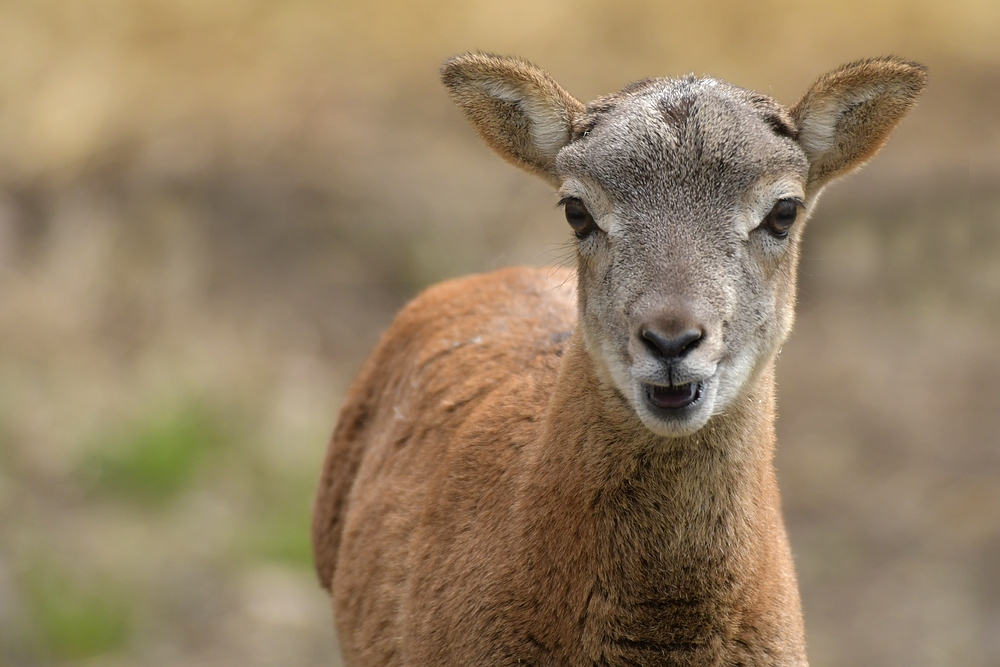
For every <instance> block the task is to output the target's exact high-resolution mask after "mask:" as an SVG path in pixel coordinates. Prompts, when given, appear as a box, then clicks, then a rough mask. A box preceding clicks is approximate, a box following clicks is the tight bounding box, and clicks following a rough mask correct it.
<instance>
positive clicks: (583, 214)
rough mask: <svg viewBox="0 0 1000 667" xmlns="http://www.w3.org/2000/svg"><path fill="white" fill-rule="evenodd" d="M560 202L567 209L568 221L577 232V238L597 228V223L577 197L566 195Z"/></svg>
mask: <svg viewBox="0 0 1000 667" xmlns="http://www.w3.org/2000/svg"><path fill="white" fill-rule="evenodd" d="M559 203H560V204H562V205H563V208H564V210H565V211H566V222H568V223H569V226H570V227H572V228H573V231H574V232H576V238H578V239H584V238H586V237H588V236H590V234H592V233H593V232H594V231H595V230H596V229H597V223H596V222H594V218H593V217H592V216H591V215H590V211H588V210H587V207H586V206H584V205H583V202H582V201H580V200H579V199H577V198H576V197H566V198H565V199H563V200H562V201H561V202H559Z"/></svg>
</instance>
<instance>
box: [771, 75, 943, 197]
mask: <svg viewBox="0 0 1000 667" xmlns="http://www.w3.org/2000/svg"><path fill="white" fill-rule="evenodd" d="M926 85H927V68H925V67H924V66H923V65H919V64H917V63H913V62H907V61H905V60H901V59H899V58H894V57H888V58H874V59H871V60H859V61H857V62H854V63H850V64H848V65H844V66H842V67H839V68H838V69H835V70H833V71H832V72H830V73H828V74H824V75H823V76H821V77H820V78H819V80H817V81H816V83H814V84H813V85H812V87H811V88H810V89H809V91H808V92H806V94H805V95H803V96H802V99H801V100H799V102H798V103H797V104H796V105H795V106H794V107H792V108H791V110H790V113H791V115H792V117H793V118H794V119H795V121H796V124H797V126H798V130H799V133H798V141H799V145H801V146H802V148H803V149H804V150H805V152H806V155H807V156H808V158H809V183H808V186H807V187H808V189H809V190H818V189H819V188H821V187H823V186H824V185H825V184H826V183H828V182H829V181H830V180H831V179H833V178H836V177H837V176H841V175H843V174H846V173H848V172H850V171H853V170H854V169H857V168H858V167H860V166H861V165H862V164H864V163H865V162H867V161H868V160H870V159H871V158H872V157H874V156H875V154H876V153H877V152H878V151H879V149H880V148H882V146H883V145H884V144H885V142H886V141H887V140H888V139H889V135H890V134H891V133H892V130H893V128H895V127H896V125H897V124H898V123H899V121H901V120H902V119H903V116H905V115H906V114H907V112H908V111H909V110H910V109H912V108H913V105H914V104H915V103H916V101H917V98H918V97H919V96H920V93H921V92H923V90H924V86H926Z"/></svg>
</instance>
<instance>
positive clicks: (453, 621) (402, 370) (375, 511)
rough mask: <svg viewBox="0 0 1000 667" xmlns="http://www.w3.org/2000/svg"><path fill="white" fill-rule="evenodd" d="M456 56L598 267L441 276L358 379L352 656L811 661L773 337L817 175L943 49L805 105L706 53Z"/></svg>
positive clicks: (877, 142) (556, 662)
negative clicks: (712, 69)
mask: <svg viewBox="0 0 1000 667" xmlns="http://www.w3.org/2000/svg"><path fill="white" fill-rule="evenodd" d="M441 74H442V78H443V80H444V84H445V86H447V88H448V90H449V91H450V93H451V95H452V97H453V98H454V100H455V102H456V103H457V104H458V106H459V107H460V108H461V109H462V111H463V112H465V115H466V116H467V117H468V119H469V120H470V121H471V122H472V124H473V126H474V127H475V128H476V130H477V131H478V132H479V134H480V135H481V136H482V137H483V139H484V140H485V141H486V143H488V144H489V145H490V146H491V147H492V148H493V149H494V150H495V151H496V152H497V153H499V154H500V155H501V156H502V157H503V158H505V159H507V160H509V161H510V162H512V163H514V164H515V165H517V166H519V167H521V168H523V169H526V170H528V171H530V172H533V173H535V174H538V175H539V176H541V177H542V178H544V179H545V180H547V181H549V182H550V183H551V184H552V185H553V186H555V187H557V188H558V192H559V196H560V197H561V198H562V201H561V203H562V205H563V206H564V209H565V214H566V220H567V221H568V222H569V225H570V228H571V230H572V232H573V233H574V234H575V236H576V240H575V241H574V243H575V247H576V252H575V255H576V267H575V271H573V272H569V271H562V272H560V271H553V270H542V269H533V268H512V269H503V270H500V271H495V272H493V273H488V274H484V275H478V276H472V277H467V278H460V279H457V280H452V281H449V282H445V283H442V284H440V285H437V286H435V287H432V288H430V289H428V290H427V291H426V292H424V293H423V294H421V295H420V296H418V297H417V298H416V299H415V300H414V301H413V302H411V303H410V304H409V305H408V306H407V307H406V308H404V309H403V311H402V312H401V313H400V314H399V316H398V317H397V318H396V320H395V322H394V323H393V324H392V326H391V327H390V328H389V329H388V331H387V332H386V333H385V335H384V336H383V337H382V339H381V341H380V342H379V343H378V345H377V347H376V348H375V351H374V352H373V353H372V356H371V357H370V358H369V359H368V361H367V363H366V364H365V365H364V367H363V368H362V370H361V372H360V373H359V375H358V377H357V379H356V380H355V381H354V384H353V386H352V387H351V389H350V392H349V393H348V395H347V398H346V401H345V403H344V406H343V409H342V411H341V413H340V419H339V422H338V424H337V428H336V431H335V433H334V435H333V439H332V441H331V443H330V447H329V450H328V453H327V457H326V461H325V464H324V469H323V474H322V479H321V480H320V487H319V492H318V495H317V498H316V505H315V513H314V519H313V547H314V552H315V557H316V566H317V569H318V571H319V576H320V580H321V582H322V584H323V586H324V587H325V588H327V589H328V590H329V591H330V594H331V597H332V602H333V608H334V614H335V617H336V625H337V629H338V632H339V637H340V645H341V648H342V650H343V654H344V658H345V662H346V664H347V665H352V666H365V667H368V666H374V665H380V666H401V667H402V666H415V665H422V666H435V667H441V666H456V667H457V666H462V667H469V666H478V665H534V666H535V667H542V666H547V667H549V666H550V667H564V666H573V667H575V666H583V665H586V666H588V667H590V666H597V665H602V666H609V667H610V666H618V665H643V666H647V667H652V666H656V665H664V666H665V665H670V666H673V667H683V666H695V665H698V666H702V665H704V666H707V665H714V666H718V667H723V666H736V665H739V666H743V667H751V666H761V665H768V666H786V665H787V666H791V665H796V666H802V665H806V664H807V660H806V650H805V641H804V636H803V628H802V612H801V608H800V603H799V594H798V588H797V584H796V580H795V572H794V568H793V565H792V559H791V555H790V552H789V547H788V540H787V538H786V535H785V528H784V523H783V520H782V517H781V512H780V502H779V496H778V489H777V486H776V483H775V474H774V467H773V463H772V458H773V455H774V446H775V436H774V417H775V407H774V405H775V388H774V363H775V357H776V355H777V352H778V350H779V348H780V347H781V345H782V343H783V342H784V341H785V339H786V338H787V336H788V334H789V331H790V330H791V328H792V321H793V319H794V303H795V282H796V277H795V276H796V265H797V262H798V255H799V246H800V243H801V239H802V231H803V226H804V223H805V221H806V219H807V218H808V217H809V214H810V213H811V212H812V209H813V207H814V205H815V203H816V200H817V199H818V197H819V194H820V191H821V190H822V189H823V188H824V186H826V185H827V184H828V183H829V182H830V181H831V180H832V179H834V178H836V177H838V176H841V175H843V174H846V173H848V172H850V171H852V170H854V169H856V168H857V167H859V166H860V165H861V164H863V163H864V162H865V161H866V160H868V159H869V158H871V157H872V156H873V155H874V154H875V153H876V152H877V151H878V150H879V149H880V148H881V147H882V145H883V144H884V143H885V141H886V140H887V139H888V137H889V134H890V133H891V131H892V129H893V128H894V127H895V126H896V124H897V123H899V121H900V120H901V119H902V118H903V116H904V115H905V114H906V113H907V112H908V111H909V110H910V109H911V107H912V106H913V105H914V103H915V101H916V99H917V97H918V96H919V95H920V93H921V91H922V90H923V88H924V85H925V83H926V73H925V69H924V68H923V67H922V66H921V65H918V64H916V63H912V62H907V61H905V60H901V59H898V58H893V57H888V58H875V59H871V60H861V61H858V62H854V63H851V64H848V65H844V66H843V67H840V68H838V69H836V70H834V71H832V72H830V73H828V74H826V75H824V76H822V77H820V78H819V80H817V81H816V82H815V83H814V84H813V85H812V87H811V88H810V89H809V90H808V91H807V92H806V94H805V95H804V96H803V97H802V99H801V100H799V102H798V103H797V104H795V105H794V106H793V107H791V108H789V109H786V108H785V107H783V106H781V105H780V104H778V103H777V102H775V101H774V100H772V99H771V98H769V97H767V96H765V95H761V94H759V93H755V92H751V91H748V90H744V89H742V88H739V87H737V86H733V85H731V84H728V83H725V82H723V81H719V80H716V79H710V78H697V77H694V76H689V77H685V78H681V79H646V80H643V81H639V82H637V83H633V84H630V85H628V86H626V87H625V88H624V89H623V90H621V91H620V92H618V93H615V94H613V95H609V96H607V97H602V98H599V99H597V100H595V101H593V102H591V103H590V104H586V105H585V104H582V103H580V102H578V101H577V100H576V99H574V98H573V97H572V96H570V95H569V93H567V92H566V91H565V90H563V89H562V88H561V87H560V86H559V85H558V84H557V83H556V82H555V81H554V80H553V79H552V78H551V77H550V76H549V75H548V74H546V73H545V72H543V71H542V70H540V69H538V68H536V67H534V66H533V65H531V64H529V63H527V62H525V61H523V60H520V59H518V58H511V57H501V56H494V55H489V54H484V53H471V54H465V55H460V56H456V57H454V58H451V59H449V60H448V61H446V62H445V64H444V66H443V68H442V70H441Z"/></svg>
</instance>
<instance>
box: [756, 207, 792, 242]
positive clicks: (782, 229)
mask: <svg viewBox="0 0 1000 667" xmlns="http://www.w3.org/2000/svg"><path fill="white" fill-rule="evenodd" d="M800 206H802V202H800V201H799V200H798V199H781V200H779V201H778V203H777V204H775V205H774V208H772V209H771V212H770V213H768V214H767V217H765V218H764V222H762V223H760V226H761V227H763V228H764V229H766V230H767V231H769V232H770V233H771V235H772V236H774V237H775V238H779V239H783V238H785V237H786V236H788V230H789V229H791V228H792V225H793V224H795V218H797V217H798V215H799V207H800Z"/></svg>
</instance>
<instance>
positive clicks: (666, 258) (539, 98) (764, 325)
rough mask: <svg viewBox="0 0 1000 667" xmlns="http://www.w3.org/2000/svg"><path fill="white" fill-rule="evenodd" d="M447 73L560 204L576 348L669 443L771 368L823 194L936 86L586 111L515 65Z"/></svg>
mask: <svg viewBox="0 0 1000 667" xmlns="http://www.w3.org/2000/svg"><path fill="white" fill-rule="evenodd" d="M441 71H442V78H443V80H444V83H445V85H446V86H447V87H448V89H449V91H450V92H451V94H452V97H453V98H454V99H455V101H456V102H457V103H458V105H459V106H460V107H461V108H462V110H463V111H464V112H465V114H466V116H467V117H468V118H469V120H470V121H471V122H472V124H473V126H475V128H476V130H477V131H478V132H479V134H480V136H482V137H483V139H484V140H485V141H486V142H487V143H488V144H489V145H490V146H491V147H492V148H493V149H494V150H495V151H497V153H499V154H500V155H501V156H502V157H504V158H506V159H507V160H509V161H510V162H512V163H514V164H515V165H517V166H519V167H521V168H523V169H526V170H528V171H530V172H533V173H535V174H537V175H539V176H541V177H543V178H545V179H546V180H548V181H549V182H551V183H552V184H553V185H555V186H556V187H558V188H559V193H560V195H561V197H562V203H563V205H564V207H565V212H566V219H567V221H568V222H569V224H570V226H571V228H572V230H573V231H574V232H575V234H576V237H577V250H578V253H577V254H578V274H579V280H578V291H579V299H580V308H579V317H580V332H581V335H582V337H583V340H584V343H585V345H586V346H587V349H588V351H589V353H590V356H591V358H592V359H593V361H594V364H595V367H596V368H597V370H598V372H599V374H600V375H601V376H602V377H603V379H604V380H605V381H606V382H609V383H611V384H612V385H613V386H614V387H615V388H616V389H617V390H618V391H619V392H620V393H621V394H622V395H623V396H624V397H625V398H626V399H627V400H628V402H629V404H630V405H631V406H632V407H633V409H634V410H635V412H636V414H637V416H638V417H639V419H641V420H642V422H643V424H645V425H646V426H647V427H648V428H649V429H650V430H652V431H653V432H655V433H658V434H660V435H665V436H676V435H686V434H690V433H693V432H695V431H697V430H698V429H700V428H701V427H702V426H704V425H705V424H706V423H707V422H708V421H709V419H711V417H712V415H713V414H716V413H719V412H722V411H724V410H725V409H726V407H727V406H729V405H731V404H732V402H733V401H735V400H738V398H739V397H740V395H741V394H742V393H744V392H745V391H746V389H747V387H748V386H749V384H750V383H752V382H753V381H754V378H755V376H756V375H757V374H758V373H760V372H761V370H762V369H763V368H764V367H765V366H767V365H768V364H769V363H770V362H771V360H772V359H773V358H774V356H775V354H776V353H777V350H778V349H779V348H780V346H781V344H782V343H783V342H784V340H785V338H786V337H787V336H788V333H789V331H790V329H791V326H792V320H793V318H794V311H793V308H794V301H795V270H796V265H797V262H798V246H799V243H800V239H801V234H802V227H803V223H804V222H805V219H806V217H808V214H809V212H810V211H811V208H812V206H813V204H814V203H815V201H816V199H817V197H818V195H819V193H820V191H821V190H822V189H823V187H824V186H825V185H826V184H827V183H828V182H830V181H831V180H832V179H834V178H836V177H838V176H840V175H842V174H846V173H848V172H850V171H852V170H854V169H856V168H857V167H858V166H860V165H861V164H863V163H864V162H865V161H867V160H868V159H869V158H871V157H872V156H873V155H874V154H875V153H876V152H878V150H879V149H880V148H881V146H882V145H883V144H884V143H885V142H886V140H887V139H888V137H889V134H890V133H891V132H892V129H893V128H894V127H895V126H896V124H897V123H898V122H899V121H900V120H901V119H902V118H903V116H905V115H906V113H907V112H908V111H909V110H910V108H911V107H912V106H913V105H914V103H915V102H916V99H917V97H918V96H919V95H920V92H921V91H922V90H923V88H924V86H925V84H926V71H925V70H924V68H923V67H922V66H921V65H917V64H916V63H910V62H906V61H903V60H900V59H898V58H891V57H890V58H879V59H873V60H862V61H858V62H855V63H851V64H848V65H844V66H843V67H840V68H838V69H836V70H833V71H832V72H830V73H828V74H825V75H823V76H822V77H820V78H819V79H818V80H817V81H816V82H815V83H814V84H813V85H812V86H811V87H810V88H809V90H808V91H806V94H805V95H804V96H803V97H802V99H800V100H799V102H798V103H797V104H796V105H795V106H793V107H792V108H791V109H788V110H786V109H784V108H783V107H782V106H781V105H779V104H778V103H777V102H775V101H774V100H772V99H770V98H768V97H767V96H765V95H760V94H757V93H753V92H750V91H747V90H744V89H742V88H738V87H736V86H733V85H730V84H727V83H724V82H721V81H717V80H714V79H696V78H694V77H688V78H685V79H679V80H670V79H648V80H645V81H640V82H637V83H634V84H631V85H629V86H627V87H626V88H625V89H623V90H622V91H621V92H619V93H616V94H614V95H610V96H608V97H604V98H600V99H598V100H596V101H594V102H592V103H591V104H589V105H586V106H585V105H583V104H581V103H580V102H579V101H577V100H576V99H574V98H573V97H572V96H571V95H570V94H569V93H567V92H566V91H565V90H563V89H562V88H561V87H560V86H559V85H558V84H557V83H556V82H555V81H554V80H553V79H552V78H551V77H550V76H549V75H548V74H546V73H545V72H543V71H542V70H540V69H538V68H537V67H535V66H533V65H531V64H530V63H527V62H525V61H523V60H519V59H517V58H509V57H501V56H492V55H489V54H482V53H476V54H465V55H462V56H456V57H455V58H452V59H449V60H448V61H446V62H445V64H444V67H443V68H442V70H441Z"/></svg>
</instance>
